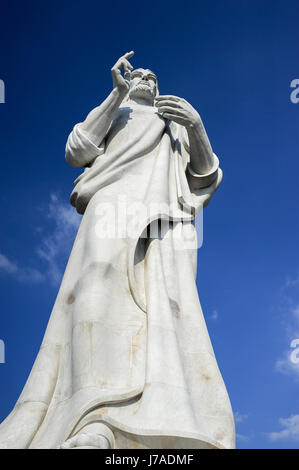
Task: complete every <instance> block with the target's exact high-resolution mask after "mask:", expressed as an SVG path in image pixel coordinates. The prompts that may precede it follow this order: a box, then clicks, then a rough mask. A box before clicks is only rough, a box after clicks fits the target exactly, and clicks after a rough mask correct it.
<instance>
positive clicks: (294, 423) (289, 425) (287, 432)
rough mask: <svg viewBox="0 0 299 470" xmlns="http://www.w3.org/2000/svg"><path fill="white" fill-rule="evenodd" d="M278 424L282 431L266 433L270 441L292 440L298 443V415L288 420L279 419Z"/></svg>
mask: <svg viewBox="0 0 299 470" xmlns="http://www.w3.org/2000/svg"><path fill="white" fill-rule="evenodd" d="M279 423H280V424H281V426H282V427H283V429H282V430H281V431H278V432H270V433H268V437H269V439H270V440H271V441H278V440H284V439H292V440H295V441H297V442H299V414H297V415H291V416H290V417H289V418H280V419H279Z"/></svg>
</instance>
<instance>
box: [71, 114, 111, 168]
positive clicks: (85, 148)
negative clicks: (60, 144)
mask: <svg viewBox="0 0 299 470" xmlns="http://www.w3.org/2000/svg"><path fill="white" fill-rule="evenodd" d="M80 124H81V123H79V124H76V125H75V127H74V129H73V130H72V132H71V133H70V135H69V137H68V139H67V143H66V146H65V158H66V161H67V162H68V163H69V164H70V165H71V166H74V167H77V168H83V167H86V166H88V165H90V164H91V163H92V162H93V161H94V160H95V159H96V158H97V157H98V156H100V155H102V154H103V153H104V150H105V145H104V142H102V143H101V145H100V146H99V147H97V146H96V145H95V144H94V143H93V142H92V141H91V140H90V138H89V137H88V134H87V133H86V132H85V131H83V130H82V129H81V127H80Z"/></svg>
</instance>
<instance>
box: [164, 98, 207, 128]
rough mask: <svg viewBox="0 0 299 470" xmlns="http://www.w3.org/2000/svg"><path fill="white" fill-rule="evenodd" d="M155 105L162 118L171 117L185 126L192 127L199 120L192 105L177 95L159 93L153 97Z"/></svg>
mask: <svg viewBox="0 0 299 470" xmlns="http://www.w3.org/2000/svg"><path fill="white" fill-rule="evenodd" d="M155 106H156V107H157V109H158V111H159V113H161V114H162V116H163V117H164V118H166V119H171V120H172V121H174V122H177V123H178V124H181V125H182V126H185V127H194V126H196V125H197V124H199V123H200V121H201V119H200V116H199V114H198V112H197V111H196V110H195V109H194V108H193V106H191V104H190V103H188V101H186V100H184V98H179V97H178V96H173V95H160V96H158V97H157V98H155Z"/></svg>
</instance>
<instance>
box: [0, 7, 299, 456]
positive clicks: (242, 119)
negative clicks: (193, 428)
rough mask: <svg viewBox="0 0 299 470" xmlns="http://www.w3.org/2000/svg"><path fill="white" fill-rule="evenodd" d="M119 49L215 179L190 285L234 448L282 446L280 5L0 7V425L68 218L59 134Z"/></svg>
mask: <svg viewBox="0 0 299 470" xmlns="http://www.w3.org/2000/svg"><path fill="white" fill-rule="evenodd" d="M131 49H133V50H134V51H135V56H134V58H133V59H132V64H133V65H134V66H135V67H138V66H143V67H146V68H150V69H152V70H153V71H155V72H156V73H157V75H158V78H159V88H160V92H161V93H163V94H166V93H167V94H175V95H178V96H182V97H184V98H185V99H187V100H188V101H190V102H191V103H192V104H193V106H194V107H196V108H197V110H198V111H199V112H200V114H201V116H202V119H203V121H204V123H205V126H206V129H207V132H208V134H209V137H210V140H211V143H212V146H213V149H214V151H215V152H216V153H217V155H218V156H219V159H220V162H221V167H222V169H223V172H224V178H223V182H222V185H221V187H220V189H219V190H218V191H217V193H216V195H215V196H214V198H213V200H212V202H211V204H210V205H209V207H208V208H207V209H206V210H205V212H204V244H203V246H202V248H201V249H200V250H199V252H198V276H197V281H198V286H199V293H200V299H201V303H202V307H203V310H204V313H205V316H206V321H207V325H208V328H209V331H210V335H211V339H212V342H213V346H214V350H215V353H216V357H217V360H218V363H219V366H220V369H221V372H222V375H223V377H224V380H225V383H226V386H227V389H228V392H229V395H230V398H231V402H232V406H233V409H234V411H235V416H236V424H237V435H238V439H237V445H238V447H239V448H298V447H299V399H298V387H299V364H297V365H295V364H293V363H291V362H290V360H289V354H290V353H291V351H292V350H291V348H290V342H291V340H293V339H296V338H299V290H298V288H299V250H298V228H299V217H298V196H299V185H298V172H299V158H298V157H299V155H298V148H299V133H298V115H299V103H298V104H295V103H292V102H291V100H290V93H291V91H292V90H291V88H290V83H291V81H292V80H293V79H296V78H298V79H299V69H298V52H299V4H298V2H297V1H295V0H287V1H283V0H281V1H277V0H272V1H270V0H268V1H263V0H250V1H243V0H238V1H237V0H234V1H232V0H226V1H225V2H223V1H219V0H216V1H213V2H210V1H200V0H198V1H197V2H194V1H190V0H185V1H184V2H177V1H171V2H170V1H168V0H167V1H164V2H158V1H156V0H152V1H150V2H120V1H119V0H116V1H114V2H112V3H111V2H99V1H91V0H85V1H84V2H70V1H64V0H61V1H59V2H58V1H51V2H37V1H30V0H29V1H26V2H21V1H19V2H16V1H14V0H12V1H11V2H5V3H4V2H2V5H1V15H0V52H1V54H0V57H1V64H0V79H2V80H3V81H4V83H5V87H6V89H5V91H6V96H5V98H6V102H5V103H4V104H0V123H1V125H0V156H1V176H2V177H1V192H0V204H1V209H2V217H1V229H0V338H1V339H2V340H3V341H4V343H5V353H6V362H5V364H0V421H1V420H2V419H4V418H5V417H6V415H7V414H8V413H9V411H10V410H11V409H12V407H13V406H14V404H15V402H16V400H17V398H18V396H19V394H20V392H21V390H22V387H23V385H24V383H25V381H26V378H27V376H28V374H29V372H30V370H31V367H32V364H33V361H34V359H35V356H36V354H37V352H38V349H39V346H40V343H41V340H42V337H43V333H44V330H45V327H46V325H47V322H48V319H49V315H50V312H51V308H52V305H53V303H54V300H55V297H56V294H57V290H58V287H59V282H60V279H61V275H62V273H63V270H64V266H65V263H66V261H67V258H68V255H69V252H70V249H71V246H72V242H73V239H74V236H75V232H76V228H77V226H78V223H79V216H77V215H76V213H75V212H74V210H73V209H72V208H71V206H69V204H68V199H69V194H70V192H71V190H72V184H73V180H74V179H75V177H76V176H77V175H78V173H79V170H77V169H74V168H71V167H69V166H68V165H67V164H66V162H65V160H64V146H65V142H66V138H67V135H68V133H69V132H70V130H71V128H72V127H73V125H74V124H75V123H76V122H79V121H80V120H82V119H83V118H84V116H85V115H86V114H87V112H88V111H89V110H90V109H91V108H92V107H94V106H96V105H97V104H98V103H99V102H101V101H102V100H103V99H104V97H105V96H106V95H107V94H108V93H109V92H110V90H111V77H110V68H111V66H112V65H113V63H114V62H115V61H116V59H117V58H118V57H119V56H120V55H122V54H123V53H125V52H127V51H129V50H131ZM298 96H299V95H298Z"/></svg>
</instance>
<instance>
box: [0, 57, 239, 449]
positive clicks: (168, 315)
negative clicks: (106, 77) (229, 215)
mask: <svg viewBox="0 0 299 470" xmlns="http://www.w3.org/2000/svg"><path fill="white" fill-rule="evenodd" d="M133 54H134V52H133V51H131V52H129V53H126V54H125V55H123V56H122V57H120V59H119V60H118V61H117V62H116V64H115V65H114V66H113V67H112V69H111V72H112V79H113V89H112V91H111V93H110V94H109V95H108V96H107V98H106V99H105V100H104V101H103V103H101V104H100V105H99V106H97V107H96V108H94V109H93V110H92V111H91V112H90V113H89V114H88V115H87V117H86V119H85V120H84V121H83V122H80V123H79V124H76V125H75V127H74V129H73V131H72V132H71V134H70V135H69V137H68V140H67V144H66V160H67V162H68V163H69V164H70V165H72V166H74V167H78V168H84V171H83V172H82V173H81V174H80V176H79V177H78V178H77V179H76V181H75V183H74V189H73V191H72V194H71V204H72V205H73V206H74V207H75V208H76V209H77V211H78V212H79V213H80V214H83V217H82V221H81V225H80V227H79V230H78V234H77V237H76V240H75V242H74V246H73V249H72V252H71V255H70V258H69V261H68V264H67V267H66V270H65V274H64V277H63V280H62V283H61V286H60V290H59V293H58V296H57V299H56V302H55V305H54V308H53V311H52V313H51V316H50V320H49V323H48V326H47V329H46V332H45V336H44V339H43V342H42V345H41V348H40V351H39V353H38V355H37V358H36V361H35V363H34V365H33V368H32V371H31V373H30V376H29V378H28V380H27V383H26V385H25V387H24V389H23V392H22V394H21V395H20V397H19V399H18V401H17V403H16V405H15V408H14V409H13V411H12V412H11V413H10V415H9V416H8V417H7V418H6V420H5V421H4V422H3V423H2V424H1V426H0V447H2V448H34V449H38V448H62V449H63V448H98V449H108V448H115V449H135V448H144V449H151V448H156V449H158V448H162V449H163V448H164V449H165V448H178V449H179V448H184V449H188V448H193V449H194V448H233V447H234V446H235V431H234V420H233V415H232V410H231V405H230V401H229V397H228V394H227V391H226V388H225V385H224V382H223V380H222V377H221V374H220V372H219V369H218V366H217V362H216V359H215V356H214V352H213V348H212V345H211V342H210V339H209V334H208V331H207V328H206V324H205V320H204V317H203V313H202V310H201V306H200V302H199V299H198V293H197V287H196V262H197V249H196V244H194V241H196V229H195V224H194V219H195V216H196V214H198V213H199V212H200V211H201V210H202V208H203V207H204V206H206V205H207V204H208V202H209V201H210V198H211V196H212V195H213V193H214V192H215V191H216V189H217V188H218V186H219V184H220V182H221V177H222V172H221V170H220V169H219V161H218V158H217V157H216V155H215V154H214V153H213V151H212V148H211V145H210V142H209V139H208V137H207V134H206V131H205V128H204V125H203V123H202V120H201V117H200V115H199V114H198V112H197V111H196V110H195V109H194V108H193V107H192V106H191V104H189V103H188V102H187V101H186V100H185V99H183V98H179V97H177V96H173V95H159V90H158V82H157V76H156V75H155V73H153V72H152V71H151V70H149V69H143V68H137V69H133V67H132V65H131V63H130V59H131V57H132V56H133ZM190 241H191V242H190Z"/></svg>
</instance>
